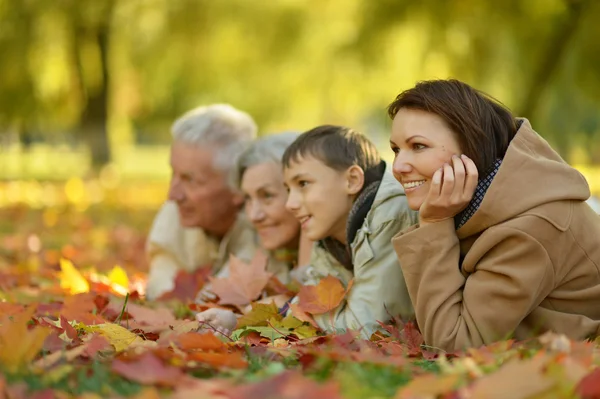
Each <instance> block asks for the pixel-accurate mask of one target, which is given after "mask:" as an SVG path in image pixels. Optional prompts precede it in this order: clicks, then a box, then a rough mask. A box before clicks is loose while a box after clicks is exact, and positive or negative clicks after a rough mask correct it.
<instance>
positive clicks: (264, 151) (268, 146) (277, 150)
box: [233, 132, 299, 188]
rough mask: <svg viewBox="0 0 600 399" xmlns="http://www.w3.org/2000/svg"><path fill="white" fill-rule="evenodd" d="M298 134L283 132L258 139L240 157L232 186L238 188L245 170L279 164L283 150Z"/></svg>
mask: <svg viewBox="0 0 600 399" xmlns="http://www.w3.org/2000/svg"><path fill="white" fill-rule="evenodd" d="M298 136H299V133H296V132H283V133H276V134H271V135H269V136H265V137H263V138H260V139H258V140H256V141H255V142H253V143H252V144H250V146H249V147H248V148H246V150H245V151H244V152H243V153H242V154H241V155H240V157H239V158H238V160H237V163H236V167H235V170H234V176H233V179H234V181H233V184H234V186H236V187H238V188H239V187H240V185H241V181H242V176H243V175H244V172H245V171H246V169H248V168H250V167H252V166H254V165H259V164H262V163H266V162H274V163H276V164H281V157H282V156H283V153H284V152H285V150H286V149H287V148H288V147H289V146H290V144H292V143H293V142H294V140H296V138H298Z"/></svg>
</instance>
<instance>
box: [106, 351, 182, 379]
mask: <svg viewBox="0 0 600 399" xmlns="http://www.w3.org/2000/svg"><path fill="white" fill-rule="evenodd" d="M112 370H113V371H114V372H115V373H117V374H119V375H121V376H123V377H125V378H127V379H129V380H131V381H134V382H138V383H140V384H145V385H155V384H156V385H161V386H170V387H174V386H177V383H178V380H179V379H180V378H181V377H182V376H183V375H184V374H183V371H182V370H181V369H179V368H176V367H173V366H165V365H164V364H163V362H162V361H160V359H158V358H157V357H156V356H155V355H153V354H152V353H151V352H145V353H144V354H143V355H142V356H140V357H139V358H137V359H136V360H134V361H131V362H127V361H124V360H120V359H116V360H115V361H113V364H112Z"/></svg>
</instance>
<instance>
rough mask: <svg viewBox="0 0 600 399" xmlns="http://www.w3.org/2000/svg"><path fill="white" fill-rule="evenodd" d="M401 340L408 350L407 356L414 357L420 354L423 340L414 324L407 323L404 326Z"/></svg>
mask: <svg viewBox="0 0 600 399" xmlns="http://www.w3.org/2000/svg"><path fill="white" fill-rule="evenodd" d="M402 338H404V342H405V343H406V346H407V348H408V351H409V353H408V354H409V356H416V355H418V354H419V353H421V345H423V342H424V339H423V336H422V335H421V332H419V330H418V328H417V326H416V324H415V323H414V322H412V321H409V322H407V323H406V324H404V329H403V330H402Z"/></svg>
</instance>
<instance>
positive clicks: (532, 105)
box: [519, 0, 589, 118]
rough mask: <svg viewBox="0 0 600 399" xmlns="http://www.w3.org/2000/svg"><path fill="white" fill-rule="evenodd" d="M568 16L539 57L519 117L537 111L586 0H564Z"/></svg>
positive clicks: (586, 2) (582, 11) (530, 115)
mask: <svg viewBox="0 0 600 399" xmlns="http://www.w3.org/2000/svg"><path fill="white" fill-rule="evenodd" d="M566 2H567V9H568V14H567V17H566V20H565V21H564V22H563V23H562V24H561V25H560V26H558V27H557V29H556V31H555V32H554V35H553V37H552V38H551V39H550V40H549V41H548V46H547V48H546V51H545V54H544V55H543V56H542V57H541V62H540V64H539V65H538V68H537V70H536V71H535V74H534V75H533V80H532V81H531V85H530V86H529V89H528V90H527V95H526V96H525V99H524V101H523V104H522V105H521V107H520V109H519V115H521V116H524V117H527V118H531V117H533V115H534V113H535V111H536V110H537V107H538V104H539V102H540V99H541V98H542V95H543V92H544V89H545V88H546V87H547V86H548V84H549V83H550V81H551V80H552V76H553V74H554V73H555V71H556V69H557V68H558V66H559V65H560V62H561V60H562V58H563V55H564V54H565V51H566V50H567V48H568V44H569V41H570V40H571V38H572V37H573V36H574V34H575V32H576V31H577V27H578V26H579V22H580V21H581V18H582V16H583V14H584V9H585V8H586V6H587V5H588V3H589V2H588V1H587V0H566Z"/></svg>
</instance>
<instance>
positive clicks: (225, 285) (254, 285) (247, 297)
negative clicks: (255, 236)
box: [211, 251, 272, 306]
mask: <svg viewBox="0 0 600 399" xmlns="http://www.w3.org/2000/svg"><path fill="white" fill-rule="evenodd" d="M266 267H267V258H266V256H265V254H263V253H262V252H261V251H257V253H256V255H255V256H254V258H253V259H252V262H250V264H246V263H244V262H243V261H241V260H240V259H238V258H236V257H235V256H233V255H232V256H231V258H230V259H229V276H228V277H225V278H211V282H212V291H213V292H214V293H215V294H217V295H218V296H219V303H220V304H221V305H240V306H241V305H247V304H249V303H250V302H252V301H254V300H255V299H256V298H258V297H259V296H260V294H261V293H262V291H263V289H264V288H265V286H266V285H267V283H268V282H269V279H270V278H271V276H272V274H271V273H267V272H266V271H265V269H266Z"/></svg>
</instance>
